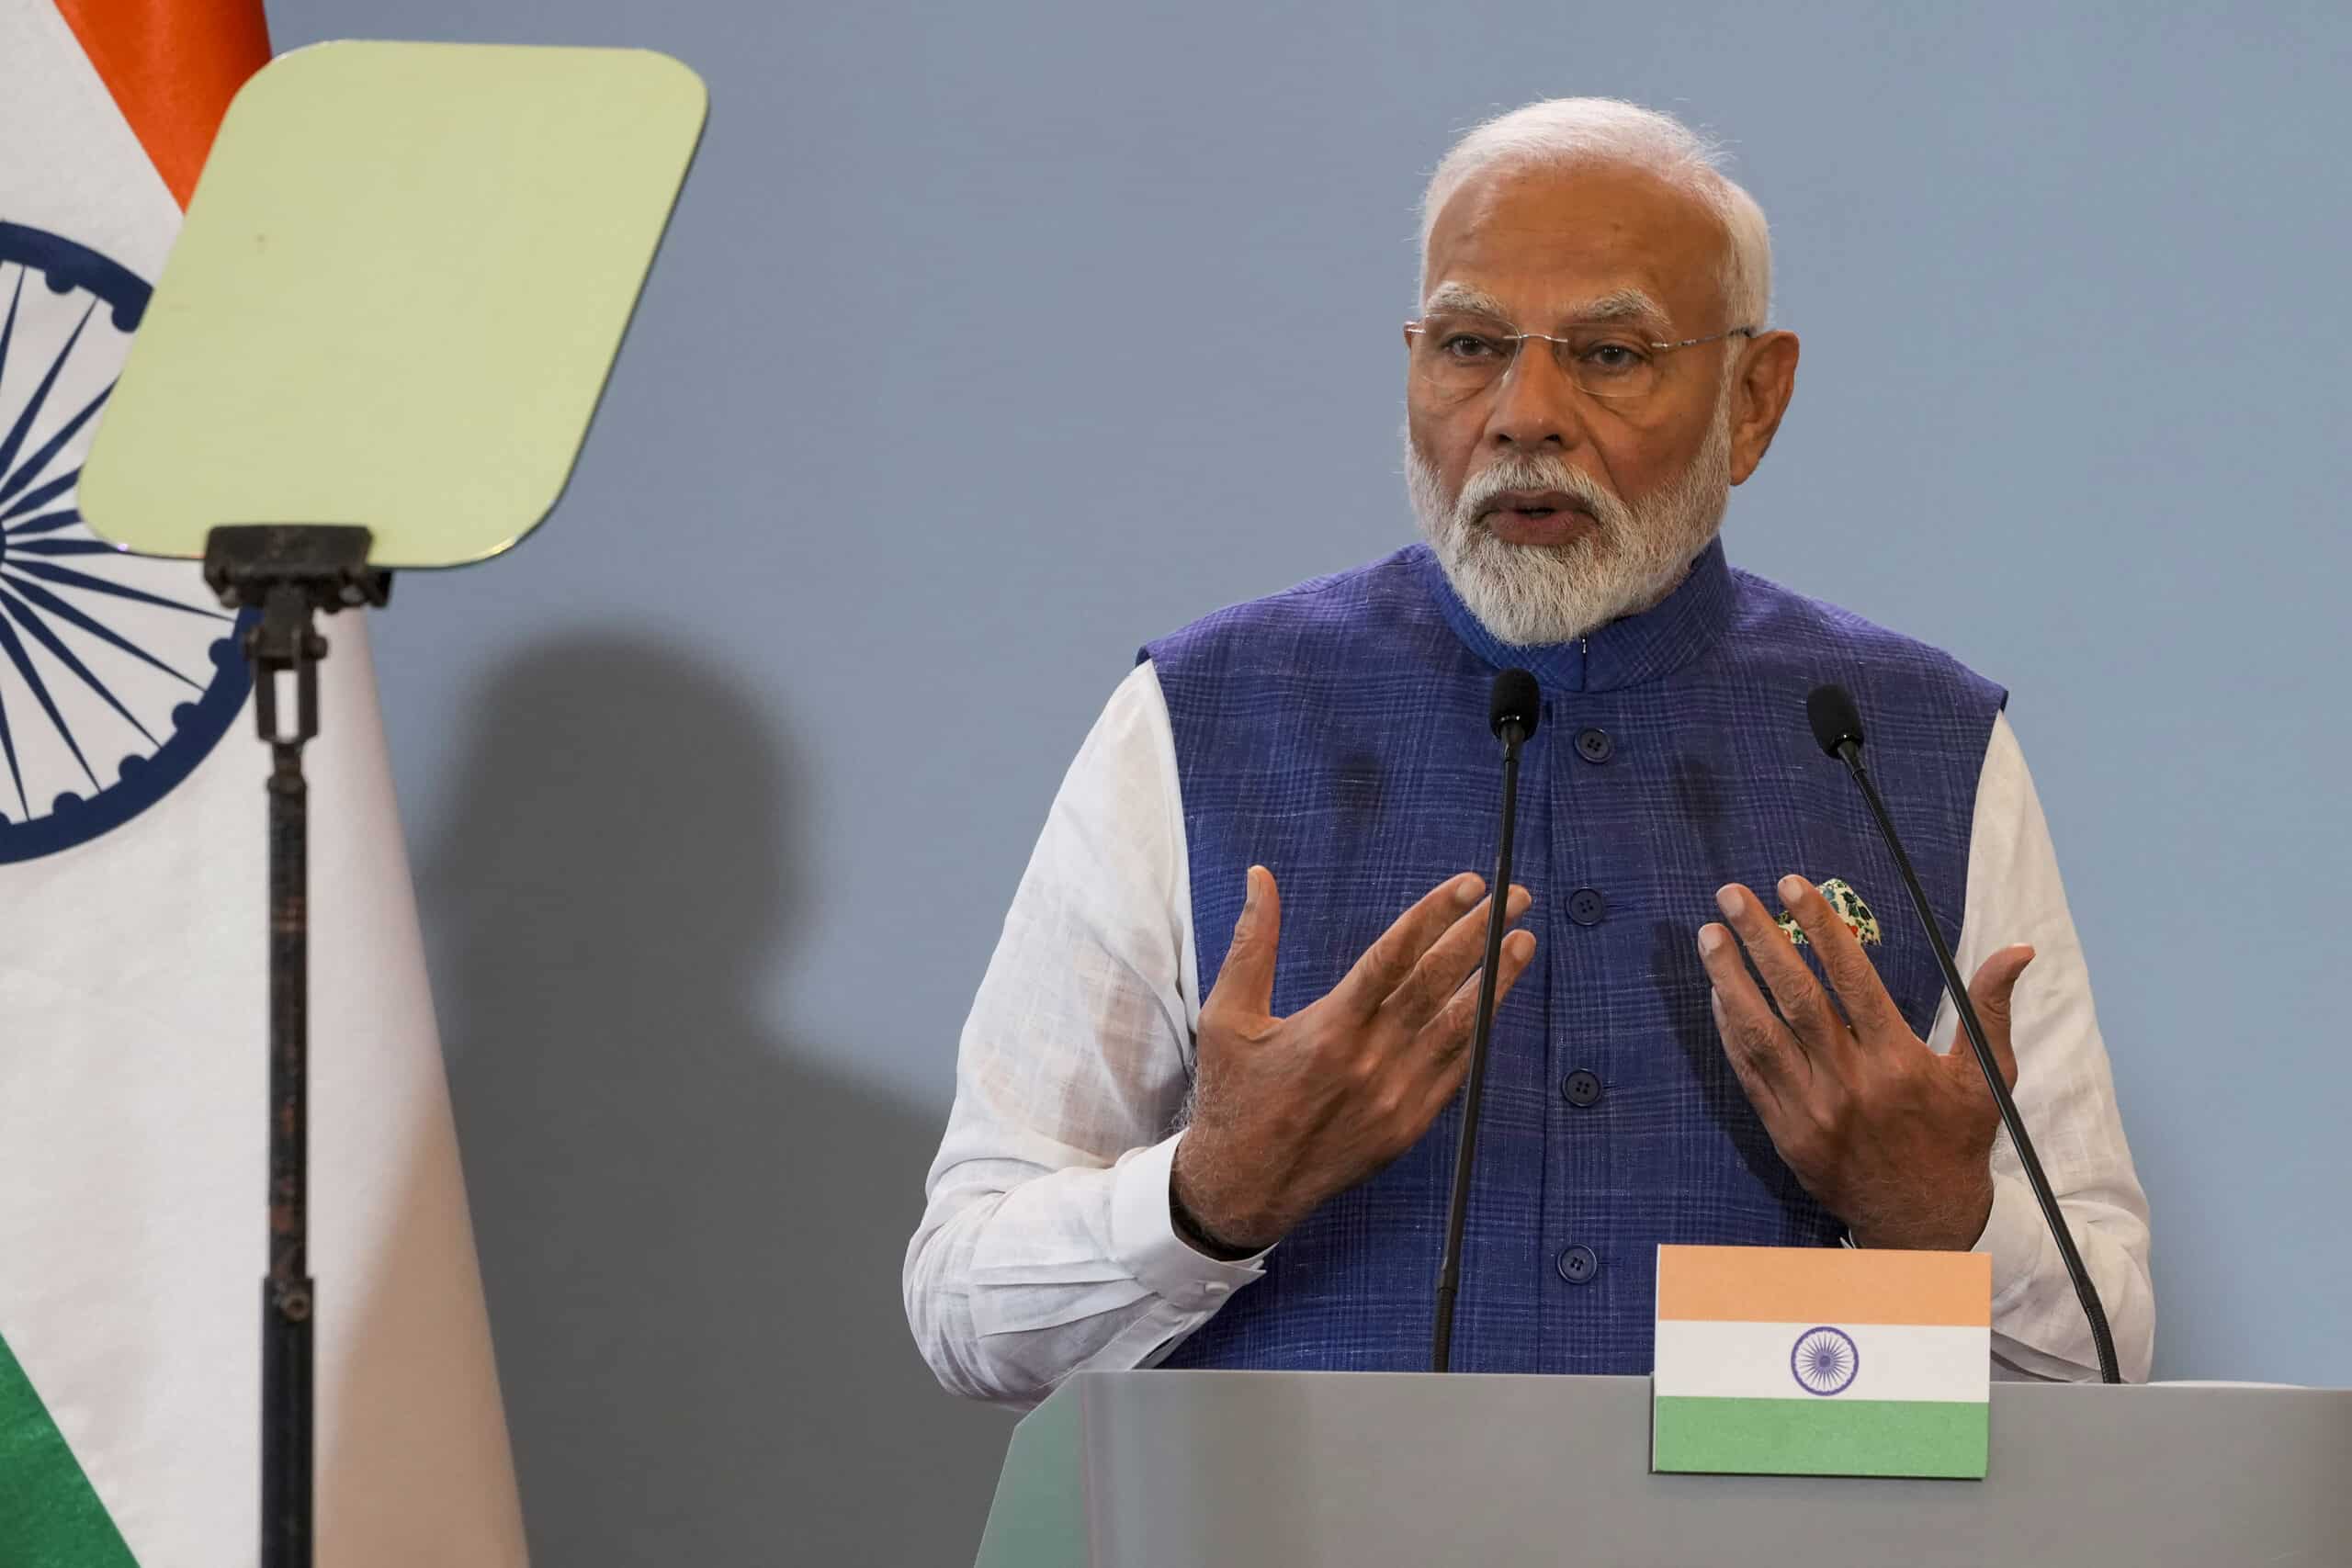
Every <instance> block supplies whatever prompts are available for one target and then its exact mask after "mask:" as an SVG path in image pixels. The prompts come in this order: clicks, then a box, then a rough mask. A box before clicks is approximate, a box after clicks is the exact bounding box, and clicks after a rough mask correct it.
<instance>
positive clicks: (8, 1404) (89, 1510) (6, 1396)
mask: <svg viewBox="0 0 2352 1568" xmlns="http://www.w3.org/2000/svg"><path fill="white" fill-rule="evenodd" d="M0 1551H5V1552H6V1559H7V1561H8V1562H28V1563H29V1562H38V1563H40V1564H41V1565H42V1568H138V1563H137V1562H136V1561H135V1560H134V1559H133V1558H132V1557H131V1555H130V1548H129V1547H128V1546H125V1545H124V1544H123V1542H122V1534H121V1532H120V1531H119V1530H117V1529H115V1528H114V1521H113V1520H112V1519H110V1518H108V1517H107V1510H106V1505H105V1504H103V1503H101V1502H99V1501H98V1495H97V1494H96V1492H93V1491H92V1490H90V1482H89V1478H88V1477H87V1476H85V1475H84V1474H83V1473H82V1466H81V1465H80V1463H79V1462H77V1461H75V1460H74V1450H72V1449H69V1448H67V1447H66V1446H65V1438H64V1436H63V1435H62V1433H60V1432H59V1431H58V1429H57V1423H56V1422H54V1421H51V1419H50V1418H49V1406H47V1405H45V1404H42V1403H41V1402H40V1394H38V1393H34V1392H33V1385H32V1382H31V1380H30V1379H28V1378H27V1377H26V1376H25V1370H24V1369H23V1368H22V1367H20V1366H18V1365H17V1358H16V1357H15V1356H14V1355H13V1354H11V1353H10V1352H9V1349H8V1344H7V1341H6V1340H5V1339H0Z"/></svg>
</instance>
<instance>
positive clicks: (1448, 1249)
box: [1430, 718, 1527, 1372]
mask: <svg viewBox="0 0 2352 1568" xmlns="http://www.w3.org/2000/svg"><path fill="white" fill-rule="evenodd" d="M1499 733H1500V735H1501V736H1502V742H1503V825H1502V834H1501V836H1500V839H1499V840H1498V842H1497V844H1496V847H1495V875H1494V879H1493V880H1492V881H1491V882H1489V883H1488V884H1487V961H1486V965H1485V967H1484V968H1482V969H1480V970H1479V971H1478V1025H1477V1030H1476V1032H1475V1033H1474V1034H1473V1035H1472V1036H1471V1039H1470V1076H1469V1078H1468V1080H1467V1081H1466V1082H1465V1083H1464V1086H1463V1091H1462V1135H1461V1138H1460V1141H1458V1142H1457V1143H1456V1144H1455V1145H1454V1146H1453V1198H1452V1200H1451V1201H1449V1202H1448V1204H1447V1206H1446V1214H1445V1250H1444V1254H1443V1256H1442V1258H1441V1259H1440V1260H1439V1263H1438V1271H1437V1326H1436V1333H1435V1336H1434V1342H1433V1343H1432V1344H1431V1346H1430V1371H1433V1372H1442V1371H1450V1370H1451V1369H1452V1365H1453V1298H1454V1296H1455V1295H1456V1294H1457V1293H1459V1292H1460V1291H1461V1288H1462V1225H1463V1221H1464V1218H1465V1217H1466V1216H1467V1215H1468V1213H1469V1212H1470V1168H1471V1166H1472V1164H1473V1163H1474V1161H1475V1160H1476V1154H1477V1145H1478V1105H1479V1102H1480V1100H1483V1099H1484V1098H1485V1095H1486V1091H1487V1038H1488V1036H1490V1035H1492V1034H1493V1033H1494V1029H1495V970H1496V968H1497V966H1498V964H1500V963H1501V961H1502V951H1503V928H1504V926H1505V925H1506V924H1507V923H1508V919H1507V916H1508V910H1507V908H1506V906H1508V905H1509V904H1510V847H1511V833H1512V829H1513V828H1514V826H1515V825H1516V818H1517V816H1518V807H1519V748H1520V743H1521V741H1523V740H1525V739H1527V726H1526V725H1525V724H1524V723H1523V722H1521V720H1519V719H1517V718H1506V719H1504V720H1503V722H1502V724H1501V725H1500V727H1499Z"/></svg>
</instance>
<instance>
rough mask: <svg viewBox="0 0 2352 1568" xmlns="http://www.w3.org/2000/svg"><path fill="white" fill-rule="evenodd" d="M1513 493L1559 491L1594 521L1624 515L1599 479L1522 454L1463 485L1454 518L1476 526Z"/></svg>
mask: <svg viewBox="0 0 2352 1568" xmlns="http://www.w3.org/2000/svg"><path fill="white" fill-rule="evenodd" d="M1514 490H1556V491H1559V492H1560V493H1561V494H1563V495H1569V496H1574V497H1575V498H1576V499H1577V502H1579V503H1581V504H1582V505H1583V507H1584V509H1585V510H1586V511H1588V512H1589V513H1592V514H1593V516H1594V518H1595V519H1597V520H1599V521H1600V522H1602V523H1604V524H1605V523H1609V522H1611V521H1613V520H1614V519H1616V518H1618V517H1621V516H1623V514H1624V510H1625V503H1624V502H1622V501H1620V500H1618V499H1617V496H1616V494H1615V493H1614V492H1613V491H1611V490H1610V489H1609V487H1608V486H1606V485H1604V484H1602V483H1601V482H1600V480H1599V479H1594V478H1593V477H1592V476H1591V475H1589V474H1588V473H1586V472H1585V471H1584V470H1583V469H1581V468H1576V467H1574V466H1572V465H1571V464H1570V463H1569V462H1568V461H1567V459H1566V458H1565V457H1531V456H1529V455H1527V454H1525V453H1521V454H1518V455H1516V456H1513V457H1504V458H1501V459H1499V460H1498V461H1497V462H1495V463H1494V464H1493V465H1492V466H1490V467H1488V468H1482V469H1480V470H1479V471H1478V472H1477V473H1475V474H1473V475H1471V476H1470V478H1469V479H1465V480H1464V481H1463V485H1462V495H1461V499H1459V500H1458V501H1456V502H1454V504H1453V511H1454V516H1455V517H1456V518H1457V519H1459V520H1460V521H1461V522H1463V523H1464V524H1469V523H1475V522H1476V520H1477V519H1478V517H1479V516H1480V515H1481V514H1482V513H1485V512H1487V510H1488V508H1489V505H1490V503H1491V502H1493V500H1494V498H1495V497H1496V496H1498V495H1501V494H1502V493H1503V492H1505V491H1514Z"/></svg>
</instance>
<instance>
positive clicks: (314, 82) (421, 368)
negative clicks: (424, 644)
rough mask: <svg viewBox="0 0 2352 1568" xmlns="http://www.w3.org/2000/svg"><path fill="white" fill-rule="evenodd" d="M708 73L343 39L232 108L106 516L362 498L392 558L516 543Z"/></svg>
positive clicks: (663, 210)
mask: <svg viewBox="0 0 2352 1568" xmlns="http://www.w3.org/2000/svg"><path fill="white" fill-rule="evenodd" d="M706 107H707V95H706V93H705V90H704V87H703V84H702V81H701V79H700V78H699V77H697V76H696V75H695V73H693V72H691V71H689V70H688V69H686V67H684V65H682V64H680V63H679V62H676V61H674V60H672V59H670V58H669V57H668V56H666V55H660V54H653V53H649V52H645V51H637V50H608V49H541V48H511V47H498V46H483V45H472V44H431V43H377V42H343V43H328V44H321V45H318V46H316V47H314V48H311V49H304V50H298V51H294V52H292V53H290V54H287V55H283V56H280V57H279V58H278V59H277V60H276V61H274V62H271V63H270V64H269V65H268V66H266V67H265V68H264V69H263V70H262V71H260V72H259V73H256V74H255V75H254V77H253V79H252V80H251V81H249V82H247V83H246V84H245V85H244V87H243V90H242V91H241V92H239V93H238V95H237V97H236V100H235V101H234V102H233V103H232V104H231V105H230V107H229V112H228V115H227V117H226V118H224V119H223V120H222V121H221V125H220V136H219V138H218V139H217V140H216V141H214V143H213V147H212V152H211V156H210V158H209V160H208V162H207V163H206V164H205V169H204V175H203V178H202V179H201V180H200V181H199V182H198V186H197V190H196V195H195V197H194V198H193V199H192V200H191V201H190V202H189V204H188V210H187V222H186V224H185V226H184V227H183V228H182V229H181V231H180V235H179V239H178V241H177V242H176V243H175V245H174V247H173V250H172V254H171V257H170V260H169V261H168V262H167V263H166V264H165V265H164V275H163V277H162V279H161V280H160V281H159V282H158V283H157V285H156V288H155V293H154V298H153V301H152V302H151V303H150V305H149V307H148V310H147V314H146V318H145V320H144V321H142V322H141V324H140V327H139V330H138V332H137V333H135V334H134V335H133V337H132V339H131V346H130V357H129V359H128V361H127V362H126V364H125V366H124V368H123V373H122V378H121V379H120V381H119V383H118V385H117V386H116V388H115V390H114V394H113V396H112V397H111V398H110V399H109V400H108V406H107V410H106V412H104V413H103V414H102V415H101V423H100V425H99V428H98V432H97V434H96V437H95V438H94V440H93V442H92V446H91V451H90V456H89V459H88V461H87V463H86V464H85V466H84V468H83V474H82V479H81V486H80V500H81V507H82V511H83V513H84V516H85V519H86V520H87V522H88V523H89V525H90V527H91V528H92V530H93V531H95V532H96V533H97V534H98V535H99V536H101V537H103V538H106V539H108V540H110V541H112V542H114V543H116V544H118V545H120V546H122V547H125V548H128V549H131V550H136V551H138V552H141V553H142V554H149V555H165V556H185V557H190V558H194V557H200V556H201V555H202V554H203V553H204V539H205V535H206V533H207V532H208V531H209V529H211V528H212V527H213V526H214V525H218V524H223V523H356V524H363V525H366V526H368V527H369V528H371V529H373V530H374V531H375V536H376V538H375V547H374V551H373V555H372V559H373V560H374V561H375V562H376V564H378V565H379V566H392V567H417V566H454V565H458V564H460V563H462V562H465V561H471V560H480V559H481V558H484V557H486V556H492V555H495V554H497V553H498V552H499V551H501V550H503V549H505V548H507V547H509V546H511V545H513V544H514V543H515V541H516V540H518V539H520V538H521V537H522V536H524V535H525V534H526V533H528V532H529V531H530V530H531V529H532V528H533V527H534V526H536V525H537V524H538V522H539V521H540V520H541V519H542V518H544V517H545V516H546V515H547V514H548V510H549V509H550V508H552V507H553V506H554V505H555V502H556V498H557V497H558V496H559V495H560V494H561V493H562V491H563V487H564V483H565V480H566V479H569V478H570V476H571V466H572V462H573V460H574V458H575V457H577V456H578V455H579V451H580V446H581V443H582V440H583V439H584V438H585V437H586V434H587V431H588V421H589V418H590V416H591V415H592V414H593V413H594V412H595V407H596V400H597V397H598V395H599V394H600V393H601V391H602V390H603V388H604V383H605V375H606V372H607V371H608V370H609V369H610V368H611V367H612V362H613V358H614V356H615V355H616V354H617V353H618V352H619V349H620V342H621V333H622V332H623V330H624V329H625V328H626V327H627V326H628V318H629V312H630V310H631V309H632V308H633V307H634V305H635V303H636V300H637V295H638V290H639V287H640V286H641V285H642V284H643V282H644V279H645V275H646V272H647V270H648V268H650V266H651V265H652V262H653V253H654V248H655V247H656V245H658V244H659V243H660V242H661V238H662V230H663V228H664V227H665V225H666V224H667V223H668V221H669V215H670V209H671V208H672V206H673V203H674V202H675V201H676V198H677V193H678V187H679V186H680V185H681V184H682V183H683V182H684V178H685V173H686V165H687V164H688V163H689V162H690V161H691V159H692V158H693V156H694V150H695V141H697V139H698V138H699V137H700V135H701V131H702V123H703V117H704V113H705V109H706Z"/></svg>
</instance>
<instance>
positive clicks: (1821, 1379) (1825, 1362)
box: [1789, 1327, 1862, 1395]
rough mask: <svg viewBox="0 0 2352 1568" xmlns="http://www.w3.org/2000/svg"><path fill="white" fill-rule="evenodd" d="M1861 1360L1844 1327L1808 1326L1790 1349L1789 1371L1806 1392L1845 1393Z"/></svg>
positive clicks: (1858, 1369) (1859, 1368) (1860, 1364)
mask: <svg viewBox="0 0 2352 1568" xmlns="http://www.w3.org/2000/svg"><path fill="white" fill-rule="evenodd" d="M1861 1366H1862V1359H1861V1356H1860V1353H1859V1352H1858V1351H1856V1350H1855V1348H1854V1342H1853V1340H1852V1339H1850V1338H1849V1337H1847V1336H1846V1333H1845V1331H1844V1330H1842V1329H1837V1328H1828V1327H1822V1328H1808V1329H1806V1330H1805V1331H1804V1333H1803V1334H1800V1335H1798V1336H1797V1342H1796V1346H1795V1348H1792V1350H1790V1352H1789V1371H1792V1372H1794V1373H1795V1374H1796V1379H1797V1386H1798V1387H1799V1388H1802V1389H1804V1391H1805V1392H1806V1393H1818V1394H1825V1395H1826V1394H1832V1393H1845V1392H1846V1390H1847V1388H1848V1387H1849V1385H1851V1384H1852V1382H1853V1381H1854V1374H1855V1373H1856V1372H1858V1371H1860V1370H1861Z"/></svg>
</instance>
